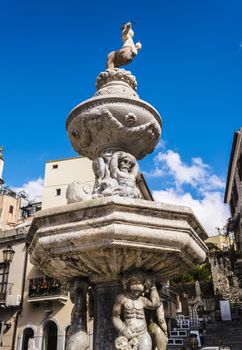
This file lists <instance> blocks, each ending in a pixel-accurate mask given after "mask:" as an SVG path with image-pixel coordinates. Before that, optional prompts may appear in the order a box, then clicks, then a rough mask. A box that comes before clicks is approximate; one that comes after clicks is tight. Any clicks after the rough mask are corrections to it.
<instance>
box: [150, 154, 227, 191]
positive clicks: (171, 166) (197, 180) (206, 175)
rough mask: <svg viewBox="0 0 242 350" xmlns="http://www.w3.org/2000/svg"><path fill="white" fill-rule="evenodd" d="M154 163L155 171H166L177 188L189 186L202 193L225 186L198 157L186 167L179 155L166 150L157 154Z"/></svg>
mask: <svg viewBox="0 0 242 350" xmlns="http://www.w3.org/2000/svg"><path fill="white" fill-rule="evenodd" d="M154 161H155V170H156V172H157V169H166V171H167V172H168V173H169V174H170V175H171V176H172V177H173V180H174V183H175V185H176V186H177V187H178V188H180V187H181V186H182V185H185V184H189V185H191V186H193V187H195V188H197V189H198V190H199V191H202V192H203V191H205V190H210V189H212V190H214V189H223V188H224V186H225V183H224V181H223V179H221V178H219V177H218V176H217V175H215V174H212V172H211V169H210V167H209V166H208V165H207V164H205V163H204V162H203V160H202V159H201V158H199V157H194V158H192V161H191V165H187V164H185V163H184V162H183V161H182V160H181V157H180V155H179V153H177V152H174V151H172V150H168V151H167V152H165V153H162V152H159V153H158V154H157V156H156V157H155V159H154ZM150 174H151V173H150Z"/></svg>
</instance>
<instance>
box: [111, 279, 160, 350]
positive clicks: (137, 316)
mask: <svg viewBox="0 0 242 350" xmlns="http://www.w3.org/2000/svg"><path fill="white" fill-rule="evenodd" d="M144 283H145V282H144V276H143V275H142V274H136V275H135V274H130V275H129V277H128V278H127V281H126V285H125V287H124V288H125V293H124V294H121V295H119V296H118V297H117V298H116V301H115V305H114V308H113V318H112V320H113V324H114V326H115V327H116V329H117V330H118V331H119V335H120V336H121V338H123V337H125V338H126V339H127V347H126V348H125V347H119V345H118V346H117V344H116V343H117V342H116V343H115V345H116V349H137V350H151V349H152V342H151V337H150V335H149V333H148V331H147V324H146V319H145V309H157V308H158V307H159V306H160V299H159V295H158V293H157V290H156V287H155V285H154V284H152V286H151V288H150V299H148V298H146V297H143V296H142V293H143V291H144ZM118 339H119V338H117V340H118Z"/></svg>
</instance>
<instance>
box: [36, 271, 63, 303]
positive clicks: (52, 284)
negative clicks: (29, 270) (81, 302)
mask: <svg viewBox="0 0 242 350" xmlns="http://www.w3.org/2000/svg"><path fill="white" fill-rule="evenodd" d="M56 295H65V296H67V295H68V289H67V285H66V284H65V283H63V282H61V281H60V280H58V279H56V278H51V277H45V276H43V277H38V278H31V279H30V280H29V298H37V297H42V296H43V297H46V296H56Z"/></svg>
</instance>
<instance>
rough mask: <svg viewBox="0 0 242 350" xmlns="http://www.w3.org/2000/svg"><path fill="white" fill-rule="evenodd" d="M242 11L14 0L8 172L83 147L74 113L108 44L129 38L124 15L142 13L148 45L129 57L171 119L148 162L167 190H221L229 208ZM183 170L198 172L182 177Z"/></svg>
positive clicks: (5, 121) (180, 194) (190, 2)
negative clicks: (70, 125) (70, 124)
mask: <svg viewBox="0 0 242 350" xmlns="http://www.w3.org/2000/svg"><path fill="white" fill-rule="evenodd" d="M118 4H119V5H118ZM241 17H242V2H241V1H239V0H232V1H225V0H219V1H217V0H210V1H209V0H203V1H195V0H187V1H186V0H184V1H180V0H166V1H162V0H161V1H154V0H150V1H146V2H144V4H141V3H140V2H139V1H131V2H129V3H127V2H125V3H123V4H122V3H120V2H119V3H114V2H113V1H92V2H87V1H85V2H84V1H80V0H79V1H77V0H68V1H63V0H62V1H61V0H59V1H56V0H48V1H47V0H42V1H30V0H21V1H17V0H12V1H11V2H10V1H7V0H2V1H1V2H0V47H1V56H0V74H1V79H0V116H1V130H0V144H2V145H3V146H4V147H5V153H4V159H5V169H4V179H5V183H6V184H7V185H9V186H12V187H22V186H23V185H24V184H27V183H29V181H35V180H36V179H38V178H39V177H41V178H43V176H44V165H45V161H46V160H50V159H58V158H65V157H71V156H75V153H74V151H73V150H72V148H71V145H70V142H69V140H68V138H67V134H66V131H65V121H66V118H67V115H68V113H69V111H70V110H71V109H72V108H73V107H74V106H75V105H76V104H77V103H79V102H81V101H83V100H85V99H87V98H89V97H90V96H92V95H93V94H94V92H95V79H96V76H97V75H98V74H99V72H100V71H102V70H104V69H105V60H106V55H107V54H108V52H110V51H112V50H113V49H118V48H119V47H120V44H121V36H120V29H119V27H120V24H122V23H123V22H125V21H128V20H132V21H136V22H137V23H136V25H135V27H134V29H135V40H140V41H141V42H142V45H143V48H142V50H141V51H140V53H139V55H138V56H137V57H136V58H135V60H134V61H133V63H132V64H131V65H130V66H129V67H128V69H130V70H131V71H132V73H133V74H135V75H136V78H137V80H138V93H139V95H140V97H141V98H142V99H144V100H146V101H148V102H150V103H151V104H153V105H154V107H155V108H156V109H158V111H159V112H160V114H161V115H162V119H163V134H162V140H163V142H162V144H160V145H159V147H158V148H157V150H156V151H155V152H154V153H153V154H152V155H150V156H148V157H147V158H146V159H144V160H143V161H141V162H140V166H141V169H142V171H144V172H145V174H146V178H147V181H148V183H149V185H150V187H151V189H152V190H153V191H156V193H158V195H157V199H159V200H167V201H170V200H171V197H172V196H173V197H172V200H173V199H174V198H175V200H178V202H179V203H180V202H181V203H184V204H187V203H190V202H191V203H193V202H192V201H195V204H194V205H195V206H196V204H199V203H200V204H201V205H203V209H204V210H205V208H206V206H207V202H206V201H207V200H208V194H209V195H211V193H212V194H216V196H219V197H217V201H216V205H217V204H218V201H220V202H219V206H220V209H221V210H220V211H221V217H222V216H226V215H227V212H226V209H224V207H222V204H221V198H222V194H223V186H224V180H225V178H226V173H227V166H228V161H229V154H230V149H231V143H232V138H233V132H234V131H235V130H237V129H239V127H240V126H241V125H242V103H241V96H242V79H241V73H242V18H241ZM162 154H163V156H162ZM174 155H177V156H174ZM174 159H175V160H174ZM179 159H180V161H179ZM194 159H195V161H194ZM196 159H200V161H196ZM172 161H173V164H175V165H176V169H174V167H173V168H172V166H171V162H172ZM157 169H158V170H159V171H157ZM162 169H166V171H165V172H164V171H163V172H162ZM201 169H203V171H201ZM155 170H156V174H157V176H154V172H155ZM182 170H183V171H185V173H184V176H185V177H186V176H187V179H188V181H184V178H183V180H181V179H179V176H178V175H179V174H181V171H182ZM194 171H195V172H194ZM193 172H194V173H193ZM211 177H212V179H215V177H216V179H217V182H216V181H215V182H214V181H213V184H214V187H212V185H211V184H210V185H211V186H210V189H209V190H208V189H207V187H206V188H204V183H206V182H209V181H210V182H211V180H210V178H211ZM189 179H190V180H189ZM219 181H220V182H219ZM164 193H165V195H164ZM167 193H168V195H167ZM171 193H173V194H172V195H171ZM160 196H163V197H160ZM174 196H175V197H174ZM184 196H186V198H187V196H188V197H189V196H190V199H189V200H190V202H189V201H187V199H186V198H185V197H184ZM168 197H169V198H168ZM210 199H211V198H210ZM214 200H215V199H214ZM211 203H213V201H212V202H211V200H210V202H209V205H210V204H211ZM211 205H212V204H211ZM208 207H209V206H208ZM209 208H210V207H209ZM212 208H213V207H212ZM214 208H216V206H215V207H214ZM209 210H213V209H211V208H210V209H209ZM220 221H221V219H220Z"/></svg>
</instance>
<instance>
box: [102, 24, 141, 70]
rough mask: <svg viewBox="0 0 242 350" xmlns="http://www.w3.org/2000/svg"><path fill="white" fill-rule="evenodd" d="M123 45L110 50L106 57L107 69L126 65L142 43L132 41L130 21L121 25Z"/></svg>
mask: <svg viewBox="0 0 242 350" xmlns="http://www.w3.org/2000/svg"><path fill="white" fill-rule="evenodd" d="M121 29H122V41H123V46H122V48H121V49H120V50H117V51H112V52H110V54H109V55H108V58H107V69H109V68H115V67H120V66H126V65H127V64H129V63H130V62H132V60H133V58H134V57H135V56H137V54H138V51H139V50H140V49H141V47H142V45H141V43H140V42H137V43H136V44H135V43H134V41H133V37H134V31H133V29H132V25H131V22H128V23H125V24H123V25H122V27H121Z"/></svg>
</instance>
